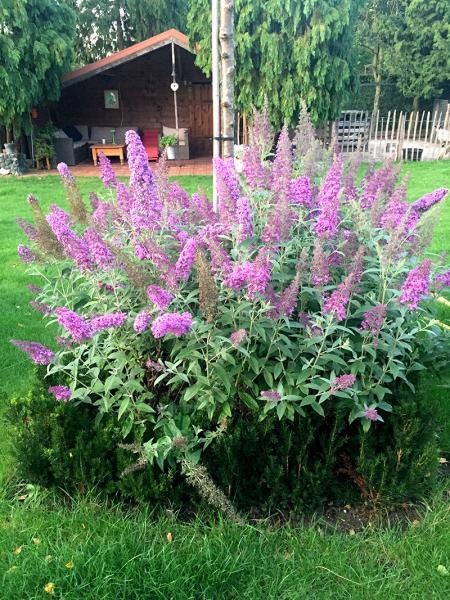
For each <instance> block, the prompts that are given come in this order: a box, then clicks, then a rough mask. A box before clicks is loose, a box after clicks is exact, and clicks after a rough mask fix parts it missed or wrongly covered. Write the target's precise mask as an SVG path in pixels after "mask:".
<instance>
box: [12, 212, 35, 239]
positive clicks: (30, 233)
mask: <svg viewBox="0 0 450 600" xmlns="http://www.w3.org/2000/svg"><path fill="white" fill-rule="evenodd" d="M16 223H17V225H18V226H19V227H20V228H21V229H22V231H23V232H24V234H25V235H26V236H27V238H28V239H29V240H30V241H31V242H34V241H35V240H36V238H37V229H36V227H35V226H34V225H32V224H31V223H29V222H28V221H25V219H21V218H20V217H17V219H16Z"/></svg>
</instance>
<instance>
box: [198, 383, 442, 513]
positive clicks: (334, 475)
mask: <svg viewBox="0 0 450 600" xmlns="http://www.w3.org/2000/svg"><path fill="white" fill-rule="evenodd" d="M396 394H397V396H398V398H397V401H396V403H395V408H394V412H393V413H392V414H390V415H387V416H386V419H385V423H384V424H383V423H377V424H376V425H375V426H374V427H372V428H371V429H370V430H369V432H368V433H363V431H362V429H361V427H360V426H359V425H357V424H356V423H354V424H352V425H350V426H349V425H348V423H347V422H346V420H345V417H344V415H343V414H342V413H339V412H337V411H336V410H335V409H334V408H331V410H329V413H328V414H326V415H325V419H323V418H321V417H319V416H318V415H315V414H310V415H308V416H307V417H304V418H296V419H295V421H294V422H286V421H283V422H276V421H274V422H264V423H256V422H250V421H247V422H246V421H242V420H240V421H239V422H238V423H237V424H236V425H233V426H232V427H230V430H229V431H227V434H226V435H225V436H224V437H223V438H222V439H221V440H220V442H219V443H218V444H217V445H216V446H214V447H213V448H212V450H211V451H210V452H209V453H208V455H207V461H208V465H209V468H210V472H211V473H212V474H213V476H214V477H215V479H216V481H217V483H218V485H219V486H220V487H222V489H225V490H227V492H228V493H229V494H230V495H231V496H232V497H233V499H234V501H235V502H236V504H237V506H238V507H240V508H242V509H250V508H253V507H258V508H264V509H265V510H272V511H273V510H286V509H289V510H294V511H296V512H299V511H302V512H303V511H306V512H307V511H309V510H313V509H316V508H318V507H320V506H321V505H323V504H324V503H325V502H329V501H332V502H337V503H342V504H345V503H348V502H361V501H366V502H369V503H374V504H381V505H386V504H389V503H395V502H400V501H403V500H405V499H413V500H417V499H419V498H421V497H423V496H424V495H426V494H427V493H429V492H430V490H431V489H432V487H433V484H434V483H435V479H436V475H437V467H438V440H437V422H436V417H435V415H436V414H437V411H436V407H435V406H432V405H431V404H430V403H429V401H428V400H427V399H426V398H424V396H423V394H421V393H418V394H412V393H411V391H410V390H409V388H402V389H399V390H397V391H396Z"/></svg>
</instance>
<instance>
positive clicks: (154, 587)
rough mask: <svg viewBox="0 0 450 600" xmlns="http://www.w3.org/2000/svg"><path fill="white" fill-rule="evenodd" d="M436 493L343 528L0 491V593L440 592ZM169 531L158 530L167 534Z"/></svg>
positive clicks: (170, 599)
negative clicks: (403, 509)
mask: <svg viewBox="0 0 450 600" xmlns="http://www.w3.org/2000/svg"><path fill="white" fill-rule="evenodd" d="M448 525H449V519H448V510H447V508H446V506H445V505H444V504H443V503H442V502H437V503H436V504H432V506H430V507H429V510H428V511H427V512H426V513H425V514H424V516H423V517H421V518H419V519H418V520H416V521H415V522H414V523H411V524H410V525H408V526H407V528H406V530H405V531H401V529H400V528H397V527H392V528H390V529H388V530H384V531H383V530H376V529H370V528H369V529H367V530H365V531H363V532H360V533H356V534H353V535H352V533H353V532H351V533H349V534H341V533H337V532H336V533H329V532H324V530H323V526H322V525H321V524H320V522H317V523H316V524H314V525H309V526H308V527H306V526H303V527H298V528H294V527H289V526H285V527H275V528H270V527H267V526H266V524H265V523H259V524H256V525H246V526H236V525H232V524H230V523H223V522H217V521H216V522H210V523H209V524H208V519H203V522H200V520H198V521H194V522H191V523H183V522H182V521H180V520H179V519H177V518H175V517H160V518H159V519H158V520H156V519H155V518H154V517H152V515H151V514H149V513H148V512H147V511H145V510H144V509H141V510H139V511H134V512H128V513H126V514H124V513H123V512H121V510H120V508H114V507H107V506H105V505H102V504H101V503H98V502H95V501H91V502H88V501H86V500H82V501H78V502H76V503H74V504H72V505H71V506H70V507H69V508H59V509H57V510H48V508H47V505H45V504H44V503H41V505H39V503H38V504H37V505H35V506H31V507H29V508H26V507H17V506H14V507H11V504H7V503H6V502H5V503H1V501H0V587H1V592H0V597H1V598H2V599H3V598H4V599H5V600H29V599H34V598H36V599H38V598H44V597H48V596H46V594H45V592H44V586H46V585H47V584H49V583H53V584H54V592H55V594H54V597H55V598H60V599H63V598H64V600H84V599H86V600H106V599H108V600H133V599H136V600H141V599H142V600H144V599H145V600H147V599H149V600H153V599H155V600H156V599H160V600H188V599H189V600H230V599H236V600H261V599H262V598H267V599H268V600H316V599H317V600H339V599H342V600H351V599H354V600H381V599H382V600H395V599H398V600H406V599H407V600H425V599H426V600H432V599H436V600H443V599H444V598H446V597H447V598H448V597H449V594H450V573H449V574H448V575H446V574H445V573H446V570H448V571H450V561H449V553H448V550H449V548H450V528H449V526H448ZM168 533H170V534H172V536H171V537H172V541H171V542H169V541H168V539H167V534H168Z"/></svg>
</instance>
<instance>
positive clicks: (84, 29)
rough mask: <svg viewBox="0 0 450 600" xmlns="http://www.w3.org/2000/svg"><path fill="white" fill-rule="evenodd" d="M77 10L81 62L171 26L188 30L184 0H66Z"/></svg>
mask: <svg viewBox="0 0 450 600" xmlns="http://www.w3.org/2000/svg"><path fill="white" fill-rule="evenodd" d="M66 1H67V2H68V3H69V4H71V5H72V6H73V7H74V8H75V10H76V12H77V36H76V43H75V52H76V61H77V64H80V65H84V64H86V63H89V62H92V61H94V60H98V59H100V58H103V57H105V56H106V55H108V54H111V52H117V51H118V50H122V49H123V48H126V47H128V46H130V45H131V44H135V43H136V42H141V41H142V40H145V39H147V38H149V37H151V36H152V35H156V34H158V33H161V32H162V31H165V30H167V29H171V28H172V27H173V28H175V29H179V30H181V31H184V29H185V21H186V12H187V4H186V2H185V1H184V0H109V1H108V2H101V1H100V0H81V2H80V1H79V0H78V1H77V0H66Z"/></svg>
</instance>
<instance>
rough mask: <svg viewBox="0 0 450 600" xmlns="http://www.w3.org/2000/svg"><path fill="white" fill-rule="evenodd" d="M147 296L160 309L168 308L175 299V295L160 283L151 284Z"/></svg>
mask: <svg viewBox="0 0 450 600" xmlns="http://www.w3.org/2000/svg"><path fill="white" fill-rule="evenodd" d="M147 297H148V299H149V300H151V301H152V302H153V304H154V305H155V306H156V307H157V308H159V310H164V309H165V308H167V307H168V306H169V304H170V303H171V302H172V300H173V295H172V294H171V293H170V292H167V291H166V290H163V288H161V287H159V286H158V285H149V286H148V287H147Z"/></svg>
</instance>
